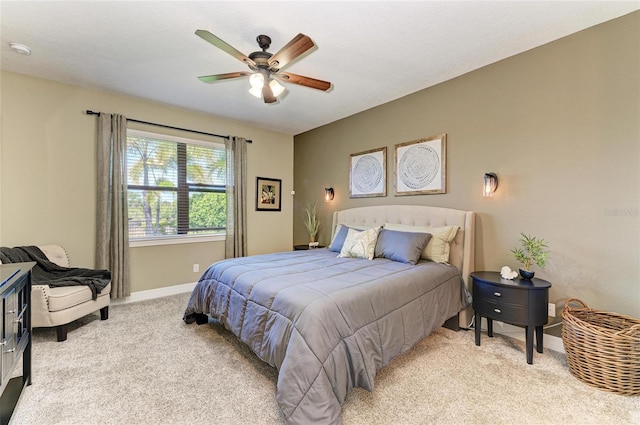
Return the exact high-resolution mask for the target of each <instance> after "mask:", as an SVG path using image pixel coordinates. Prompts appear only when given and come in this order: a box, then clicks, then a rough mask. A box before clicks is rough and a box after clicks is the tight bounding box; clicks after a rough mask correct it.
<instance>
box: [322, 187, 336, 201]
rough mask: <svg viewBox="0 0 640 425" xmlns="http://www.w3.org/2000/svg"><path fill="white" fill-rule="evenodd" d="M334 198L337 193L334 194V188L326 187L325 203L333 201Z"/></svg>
mask: <svg viewBox="0 0 640 425" xmlns="http://www.w3.org/2000/svg"><path fill="white" fill-rule="evenodd" d="M334 196H335V193H334V192H333V188H332V187H325V188H324V202H331V201H333V197H334Z"/></svg>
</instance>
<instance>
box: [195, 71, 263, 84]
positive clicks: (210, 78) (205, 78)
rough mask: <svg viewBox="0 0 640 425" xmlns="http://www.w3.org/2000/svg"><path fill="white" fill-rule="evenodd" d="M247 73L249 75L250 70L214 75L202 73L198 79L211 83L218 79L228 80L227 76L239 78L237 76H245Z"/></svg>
mask: <svg viewBox="0 0 640 425" xmlns="http://www.w3.org/2000/svg"><path fill="white" fill-rule="evenodd" d="M248 75H251V73H250V72H244V71H241V72H229V73H226V74H216V75H204V76H202V77H198V80H200V81H203V82H205V83H213V82H214V81H220V80H228V79H229V78H239V77H246V76H248Z"/></svg>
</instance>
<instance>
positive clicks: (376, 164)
mask: <svg viewBox="0 0 640 425" xmlns="http://www.w3.org/2000/svg"><path fill="white" fill-rule="evenodd" d="M374 196H387V148H386V146H385V147H383V148H379V149H372V150H369V151H365V152H358V153H353V154H351V157H350V158H349V198H371V197H374Z"/></svg>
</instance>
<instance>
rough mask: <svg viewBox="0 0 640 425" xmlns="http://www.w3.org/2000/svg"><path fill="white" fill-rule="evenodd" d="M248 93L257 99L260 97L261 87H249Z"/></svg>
mask: <svg viewBox="0 0 640 425" xmlns="http://www.w3.org/2000/svg"><path fill="white" fill-rule="evenodd" d="M249 93H251V94H252V95H253V96H255V97H257V98H258V99H262V88H261V87H251V88H250V89H249Z"/></svg>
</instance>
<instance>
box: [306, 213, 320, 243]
mask: <svg viewBox="0 0 640 425" xmlns="http://www.w3.org/2000/svg"><path fill="white" fill-rule="evenodd" d="M304 213H305V220H304V227H305V228H306V229H307V233H309V241H310V242H315V241H316V238H317V237H318V230H320V222H319V221H318V217H317V206H316V204H307V208H305V209H304Z"/></svg>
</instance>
